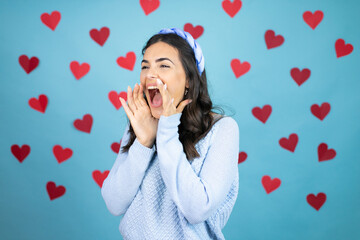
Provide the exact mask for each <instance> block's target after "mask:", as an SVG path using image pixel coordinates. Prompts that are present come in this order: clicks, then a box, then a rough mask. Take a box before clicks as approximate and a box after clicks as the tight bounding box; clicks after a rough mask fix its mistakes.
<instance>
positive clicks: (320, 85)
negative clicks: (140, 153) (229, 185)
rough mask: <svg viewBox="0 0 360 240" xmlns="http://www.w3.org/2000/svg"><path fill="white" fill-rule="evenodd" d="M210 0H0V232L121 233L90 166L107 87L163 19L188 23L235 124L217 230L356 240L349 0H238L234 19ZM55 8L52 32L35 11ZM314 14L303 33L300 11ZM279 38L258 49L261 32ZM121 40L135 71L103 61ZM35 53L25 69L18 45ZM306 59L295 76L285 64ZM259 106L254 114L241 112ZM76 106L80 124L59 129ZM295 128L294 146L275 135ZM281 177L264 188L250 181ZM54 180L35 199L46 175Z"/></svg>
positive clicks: (358, 195)
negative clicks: (80, 71) (225, 206)
mask: <svg viewBox="0 0 360 240" xmlns="http://www.w3.org/2000/svg"><path fill="white" fill-rule="evenodd" d="M221 2H222V1H221V0H218V1H190V0H186V1H169V0H168V1H165V0H162V1H161V3H160V7H159V8H158V9H157V10H155V11H154V12H152V13H150V14H149V15H148V16H146V15H145V14H144V12H143V10H142V9H141V6H140V4H139V1H120V0H117V1H115V0H114V1H48V0H47V1H45V0H44V1H19V0H18V1H10V0H8V1H6V0H2V1H1V2H0V29H1V33H0V41H1V45H0V73H1V75H0V78H1V80H0V84H1V85H0V94H1V95H0V108H1V119H0V131H1V138H0V154H1V155H0V156H1V161H0V164H1V165H0V187H1V197H0V211H1V218H0V221H1V222H0V238H1V239H121V235H120V233H119V231H118V225H119V221H120V219H121V217H115V216H113V215H111V214H110V213H109V212H108V210H107V208H106V206H105V203H104V201H103V199H102V197H101V194H100V188H99V186H98V185H97V184H96V183H95V182H94V180H93V179H92V177H91V174H92V172H93V171H94V170H100V171H104V170H110V168H111V166H112V165H113V163H114V161H115V158H116V154H115V153H114V152H113V151H112V150H111V149H110V145H111V143H113V142H119V140H120V138H121V136H122V134H123V131H124V128H125V125H126V124H127V120H126V115H125V112H124V110H123V109H122V108H121V109H119V110H116V109H115V108H114V106H113V105H112V104H111V103H110V101H109V99H108V93H109V92H110V91H112V90H115V91H117V92H120V91H125V90H126V88H127V86H128V85H130V86H131V87H133V86H134V85H135V83H136V82H139V81H140V80H139V75H140V62H141V59H142V56H141V49H142V47H143V46H144V44H145V42H146V41H147V40H148V38H150V37H151V36H152V35H153V34H154V33H156V32H158V31H159V30H160V29H161V28H164V27H179V28H183V26H184V24H185V23H192V24H193V25H194V26H195V25H202V26H203V27H204V29H205V31H204V33H203V35H202V36H201V37H200V38H198V42H199V44H200V45H201V47H202V49H203V52H204V56H205V67H206V70H207V76H208V81H209V91H210V95H211V98H212V100H213V102H214V103H215V104H217V105H221V106H223V107H224V108H225V112H226V114H229V115H231V114H234V115H233V118H234V119H235V120H236V121H237V123H238V124H239V129H240V151H245V152H246V153H247V154H248V158H247V159H246V161H245V162H243V163H241V164H239V166H238V167H239V176H240V187H239V195H238V199H237V202H236V205H235V207H234V210H233V212H232V215H231V217H230V219H229V221H228V223H227V225H226V226H225V228H224V230H223V232H224V235H225V237H226V239H277V240H279V239H299V240H300V239H360V228H359V223H360V207H359V203H360V201H359V200H360V187H359V183H360V174H359V172H360V152H359V150H358V147H359V140H360V139H359V133H360V131H359V130H360V128H359V120H360V113H359V110H360V108H359V107H360V104H359V103H360V101H359V100H360V95H359V90H360V88H359V87H360V82H359V77H358V76H359V74H358V70H357V68H358V64H359V63H360V59H359V51H358V49H359V46H360V42H359V40H360V38H359V37H360V28H359V23H360V15H359V12H360V4H359V3H358V2H357V1H355V0H354V1H349V0H348V1H334V0H332V1H330V0H321V1H320V0H317V1H314V0H311V1H310V0H309V1H285V0H282V1H281V0H274V1H266V0H261V1H260V0H259V1H245V0H244V1H243V6H242V8H241V10H240V11H239V12H238V13H237V14H236V15H235V17H234V18H231V17H229V16H228V15H227V14H226V13H225V12H224V10H223V9H222V7H221ZM54 10H57V11H59V12H60V13H61V21H60V23H59V25H58V26H57V28H56V30H55V31H52V30H50V29H49V28H48V27H46V26H45V25H44V24H43V23H42V22H41V21H40V15H41V14H42V13H51V12H52V11H54ZM316 10H321V11H323V12H324V19H323V20H322V22H321V23H320V24H319V25H318V26H317V28H316V29H315V30H312V29H311V28H310V27H309V26H308V25H307V24H306V23H305V22H304V20H303V18H302V14H303V13H304V12H305V11H311V12H314V11H316ZM104 26H107V27H108V28H110V36H109V38H108V40H107V41H106V43H105V45H104V46H103V47H100V46H99V45H98V44H97V43H95V42H94V41H93V40H92V39H91V38H90V36H89V31H90V30H91V29H93V28H96V29H100V28H101V27H104ZM269 29H271V30H274V31H275V33H276V34H281V35H282V36H284V38H285V42H284V44H283V45H282V46H280V47H277V48H274V49H270V50H268V49H267V48H266V45H265V41H264V34H265V31H267V30H269ZM339 38H342V39H344V40H345V42H346V43H351V44H352V45H353V46H354V51H353V52H352V53H351V54H350V55H347V56H344V57H341V58H337V57H336V54H335V48H334V45H335V41H336V40H337V39H339ZM129 51H134V52H135V53H136V56H137V60H136V64H135V68H134V70H133V71H129V70H126V69H123V68H121V67H119V66H118V65H117V63H116V59H117V58H118V57H120V56H125V54H126V53H127V52H129ZM23 54H26V55H28V56H29V57H32V56H37V57H38V58H39V59H40V64H39V66H38V67H37V68H36V69H35V70H34V71H33V72H31V73H30V74H26V73H25V71H24V70H23V69H22V68H21V66H20V65H19V63H18V58H19V56H20V55H23ZM234 58H238V59H240V60H241V62H243V61H247V62H249V63H250V64H251V70H250V71H249V72H248V73H247V74H245V75H243V76H241V77H240V78H236V77H235V75H234V73H233V72H232V70H231V67H230V61H231V60H232V59H234ZM71 61H79V62H80V63H83V62H87V63H89V64H90V65H91V69H90V72H89V73H88V74H87V75H86V76H85V77H83V78H82V79H80V80H75V77H74V76H73V75H72V73H71V71H70V69H69V64H70V62H71ZM294 67H298V68H300V69H303V68H309V69H310V70H311V76H310V78H309V79H308V80H307V81H306V82H305V83H304V84H302V85H301V86H300V87H299V86H298V85H297V84H296V83H295V82H294V80H292V78H291V76H290V69H292V68H294ZM40 94H46V95H47V96H48V98H49V104H48V107H47V110H46V113H45V114H42V113H40V112H38V111H35V110H33V109H31V108H30V107H29V105H28V100H29V99H30V98H32V97H38V95H40ZM323 102H329V103H330V105H331V111H330V113H329V114H328V116H327V117H326V118H325V119H324V120H323V121H320V120H319V119H317V118H316V117H314V116H313V115H312V114H311V112H310V106H311V105H312V104H319V105H320V104H321V103H323ZM265 104H270V105H271V106H272V109H273V111H272V114H271V116H270V117H269V119H268V120H267V122H266V124H263V123H262V122H260V121H259V120H257V119H256V118H255V117H254V116H253V115H252V113H251V110H252V109H253V108H254V107H256V106H260V107H262V106H263V105H265ZM86 113H90V114H91V115H92V116H93V118H94V123H93V126H92V131H91V134H87V133H84V132H80V131H78V130H76V129H75V128H74V127H73V121H74V120H75V119H77V118H81V117H82V116H83V115H84V114H86ZM291 133H297V134H298V136H299V143H298V145H297V147H296V150H295V152H294V153H291V152H289V151H287V150H284V149H283V148H281V147H280V146H279V143H278V141H279V139H280V138H282V137H288V136H289V134H291ZM321 142H325V143H327V144H328V146H329V148H333V149H335V150H336V152H337V155H336V157H335V158H334V159H332V160H329V161H324V162H318V159H317V147H318V145H319V144H320V143H321ZM13 144H18V145H20V146H21V145H23V144H28V145H30V146H31V153H30V155H29V156H28V157H27V158H26V159H25V160H24V161H23V162H22V163H19V161H18V160H17V159H16V158H15V157H14V156H13V155H12V153H11V151H10V148H11V146H12V145H13ZM56 144H60V145H62V146H64V147H70V148H71V149H72V150H73V151H74V154H73V156H72V157H71V158H70V159H69V160H67V161H66V162H63V163H61V164H58V162H57V161H56V159H55V158H54V155H53V153H52V148H53V146H54V145H56ZM264 175H269V176H271V178H274V177H277V178H279V179H281V186H280V187H279V188H278V189H276V190H275V191H273V192H271V193H270V194H266V192H265V190H264V188H263V186H262V184H261V178H262V177H263V176H264ZM48 181H54V182H55V183H56V184H60V185H63V186H65V187H66V193H65V195H63V196H62V197H60V198H57V199H55V200H53V201H50V200H49V196H48V194H47V192H46V188H45V186H46V183H47V182H48ZM319 192H324V193H325V194H326V195H327V200H326V202H325V204H324V205H323V206H322V208H321V209H320V210H319V211H316V210H315V209H314V208H312V207H311V206H310V205H309V204H308V203H307V202H306V196H307V195H308V194H310V193H314V194H315V195H316V194H317V193H319Z"/></svg>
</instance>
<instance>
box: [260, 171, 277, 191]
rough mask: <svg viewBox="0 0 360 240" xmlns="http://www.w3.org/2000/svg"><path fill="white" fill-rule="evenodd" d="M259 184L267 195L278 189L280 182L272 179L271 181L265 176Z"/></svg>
mask: <svg viewBox="0 0 360 240" xmlns="http://www.w3.org/2000/svg"><path fill="white" fill-rule="evenodd" d="M261 183H262V185H263V187H264V189H265V191H266V193H267V194H269V193H271V192H272V191H274V190H275V189H277V188H278V187H280V184H281V180H280V179H279V178H274V179H273V180H271V178H270V176H267V175H265V176H263V177H262V179H261Z"/></svg>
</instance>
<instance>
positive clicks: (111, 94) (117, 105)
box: [108, 91, 127, 110]
mask: <svg viewBox="0 0 360 240" xmlns="http://www.w3.org/2000/svg"><path fill="white" fill-rule="evenodd" d="M108 97H109V100H110V102H111V103H112V104H113V105H114V107H115V108H116V109H117V110H119V109H120V108H121V102H120V100H119V97H121V98H123V99H124V100H125V101H126V100H127V92H120V93H119V94H118V93H117V92H116V91H111V92H109V94H108Z"/></svg>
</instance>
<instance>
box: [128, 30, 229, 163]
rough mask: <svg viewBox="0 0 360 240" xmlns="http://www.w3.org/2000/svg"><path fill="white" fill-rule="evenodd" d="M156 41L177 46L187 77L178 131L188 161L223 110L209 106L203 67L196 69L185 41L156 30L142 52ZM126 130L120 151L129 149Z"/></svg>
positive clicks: (129, 143)
mask: <svg viewBox="0 0 360 240" xmlns="http://www.w3.org/2000/svg"><path fill="white" fill-rule="evenodd" d="M157 42H164V43H167V44H169V45H170V46H172V47H174V48H175V49H177V50H178V54H179V58H180V60H181V63H182V65H183V68H184V70H185V74H186V79H187V80H188V81H189V91H188V93H187V94H186V96H184V98H183V100H185V99H188V98H190V99H192V100H193V101H192V102H191V103H189V104H188V105H186V107H185V108H184V110H183V112H182V115H181V118H180V122H181V123H180V124H179V126H178V133H179V140H180V142H181V143H182V145H183V150H184V152H185V154H186V158H187V159H188V160H189V161H191V160H193V159H194V158H196V157H199V156H200V155H199V153H198V152H197V150H196V148H195V145H196V143H197V142H199V140H201V139H202V138H203V137H205V136H206V134H207V133H208V132H209V131H210V129H211V127H212V126H213V125H214V124H215V123H216V122H217V121H218V120H220V119H221V118H222V117H224V116H223V115H224V110H223V109H222V108H221V107H218V106H213V104H212V101H211V99H210V96H209V93H208V86H207V79H206V72H205V69H204V71H203V72H202V74H201V75H200V73H199V71H198V69H197V65H196V60H195V54H194V51H193V49H192V48H191V46H190V45H189V44H188V42H187V41H186V40H184V39H183V38H182V37H180V36H178V35H176V34H174V33H169V34H156V35H154V36H152V37H151V38H150V39H149V40H148V41H147V43H146V45H145V46H144V48H143V49H142V54H143V55H144V53H145V51H146V49H147V48H148V47H150V46H151V45H153V44H155V43H157ZM145 99H146V97H145ZM146 101H147V99H146ZM180 102H181V101H180ZM215 109H217V110H219V111H220V112H221V114H220V117H219V118H217V119H216V118H214V117H213V115H212V114H211V113H212V112H213V111H212V110H215ZM213 113H215V112H213ZM129 133H130V140H129V142H128V143H127V144H126V145H125V146H123V147H122V152H127V151H129V148H130V147H131V145H132V144H133V142H134V141H135V139H136V135H135V133H134V130H133V128H132V126H131V124H130V127H129ZM155 144H156V140H155ZM155 146H156V145H155Z"/></svg>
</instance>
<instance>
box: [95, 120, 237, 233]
mask: <svg viewBox="0 0 360 240" xmlns="http://www.w3.org/2000/svg"><path fill="white" fill-rule="evenodd" d="M181 114H182V113H177V114H174V115H171V116H168V117H165V116H163V115H161V117H160V119H159V123H158V130H157V135H156V147H157V149H155V144H154V145H153V147H152V148H148V147H146V146H143V145H142V144H140V142H138V140H137V139H135V141H134V143H133V144H132V145H131V147H130V149H129V151H128V152H127V153H121V149H120V151H119V154H118V156H117V158H116V160H115V163H114V165H113V167H112V168H111V170H110V173H109V175H108V177H107V178H106V179H105V181H104V183H103V185H102V189H101V194H102V197H103V198H104V201H105V203H106V206H107V208H108V209H109V211H110V213H111V214H113V215H115V216H119V215H122V214H124V216H123V218H122V219H121V221H120V225H119V231H120V233H121V235H122V236H123V238H124V239H134V240H141V239H166V240H169V239H172V240H175V239H202V240H203V239H224V235H223V233H222V231H221V230H222V229H223V227H224V226H225V224H226V222H227V220H228V218H229V217H230V214H231V211H232V209H233V206H234V204H235V201H236V198H237V194H238V186H239V175H238V167H237V166H238V154H239V128H238V125H237V123H236V121H235V120H234V119H233V118H231V117H228V116H225V117H224V118H222V119H221V120H219V121H218V122H216V123H215V124H214V126H213V127H212V128H211V130H210V131H209V133H208V134H207V135H206V136H205V137H204V138H203V139H201V140H200V141H199V142H198V143H197V144H196V145H195V147H196V149H197V151H198V152H199V154H200V157H198V158H195V159H194V160H193V161H191V162H189V161H188V160H187V159H186V155H185V153H184V151H183V146H182V144H181V142H180V140H179V134H178V125H179V124H180V117H181ZM128 129H129V125H128V126H127V127H126V129H125V133H124V135H123V137H122V141H121V147H122V146H123V145H125V144H126V143H127V142H128V140H129V136H130V135H129V134H128Z"/></svg>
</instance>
